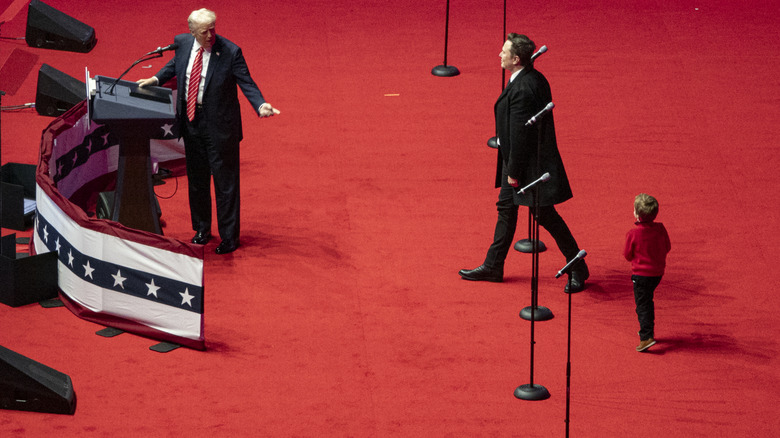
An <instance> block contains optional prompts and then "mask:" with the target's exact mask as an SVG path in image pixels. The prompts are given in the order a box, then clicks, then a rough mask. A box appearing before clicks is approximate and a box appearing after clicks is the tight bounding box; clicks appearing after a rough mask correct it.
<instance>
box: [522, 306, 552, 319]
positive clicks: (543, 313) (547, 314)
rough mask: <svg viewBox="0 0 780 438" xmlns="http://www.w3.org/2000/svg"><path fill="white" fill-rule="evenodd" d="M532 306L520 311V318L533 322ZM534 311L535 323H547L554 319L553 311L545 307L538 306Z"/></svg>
mask: <svg viewBox="0 0 780 438" xmlns="http://www.w3.org/2000/svg"><path fill="white" fill-rule="evenodd" d="M531 310H532V309H531V306H528V307H524V308H523V310H521V311H520V318H523V319H524V320H526V321H530V320H531ZM533 311H534V317H533V320H534V321H547V320H550V319H553V313H552V310H550V309H548V308H546V307H544V306H536V308H534V309H533Z"/></svg>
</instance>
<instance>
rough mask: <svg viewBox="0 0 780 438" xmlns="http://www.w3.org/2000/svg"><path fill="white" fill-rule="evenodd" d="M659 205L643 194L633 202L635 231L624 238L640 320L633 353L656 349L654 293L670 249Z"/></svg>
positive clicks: (625, 255) (670, 245)
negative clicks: (658, 216) (660, 217)
mask: <svg viewBox="0 0 780 438" xmlns="http://www.w3.org/2000/svg"><path fill="white" fill-rule="evenodd" d="M657 215H658V201H657V200H656V199H655V198H654V197H652V196H650V195H647V194H645V193H640V194H638V195H637V196H636V198H634V217H635V218H636V220H637V222H636V223H635V225H636V226H635V227H634V228H633V229H631V230H630V231H629V232H628V233H627V234H626V246H625V248H624V249H623V256H624V257H625V258H626V260H628V261H630V262H631V281H632V282H633V283H634V301H635V302H636V315H637V318H638V319H639V345H638V346H637V347H636V351H645V350H647V349H648V348H650V347H651V346H653V345H655V332H654V331H655V305H654V303H653V293H654V292H655V288H656V287H658V284H659V283H660V282H661V277H663V275H664V269H665V268H666V254H668V253H669V250H671V249H672V244H671V242H670V241H669V234H668V233H667V232H666V228H665V227H664V225H663V224H662V223H660V222H654V221H655V218H656V216H657Z"/></svg>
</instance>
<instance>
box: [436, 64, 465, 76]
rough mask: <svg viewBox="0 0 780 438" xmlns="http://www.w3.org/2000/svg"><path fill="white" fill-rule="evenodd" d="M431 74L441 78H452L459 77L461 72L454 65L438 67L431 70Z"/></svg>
mask: <svg viewBox="0 0 780 438" xmlns="http://www.w3.org/2000/svg"><path fill="white" fill-rule="evenodd" d="M431 74H432V75H434V76H440V77H451V76H457V75H459V74H460V71H459V70H458V68H457V67H455V66H452V65H437V66H436V67H434V68H433V70H431Z"/></svg>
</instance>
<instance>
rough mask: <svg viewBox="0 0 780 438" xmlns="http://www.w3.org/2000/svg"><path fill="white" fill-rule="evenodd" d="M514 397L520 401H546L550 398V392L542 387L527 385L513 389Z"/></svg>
mask: <svg viewBox="0 0 780 438" xmlns="http://www.w3.org/2000/svg"><path fill="white" fill-rule="evenodd" d="M515 397H517V398H519V399H520V400H532V401H533V400H547V399H548V398H550V392H549V391H547V388H545V387H544V386H542V385H536V384H532V383H528V384H525V385H520V386H518V387H517V389H515Z"/></svg>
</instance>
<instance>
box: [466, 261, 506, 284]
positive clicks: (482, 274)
mask: <svg viewBox="0 0 780 438" xmlns="http://www.w3.org/2000/svg"><path fill="white" fill-rule="evenodd" d="M458 274H460V277H461V278H462V279H464V280H471V281H492V282H493V283H501V282H502V281H504V269H503V268H488V267H487V266H485V265H482V266H480V267H478V268H475V269H471V270H467V269H461V270H460V271H458Z"/></svg>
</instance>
